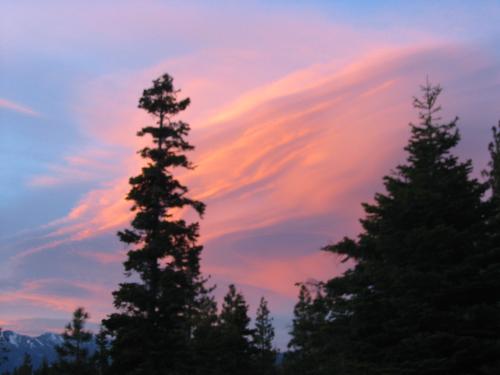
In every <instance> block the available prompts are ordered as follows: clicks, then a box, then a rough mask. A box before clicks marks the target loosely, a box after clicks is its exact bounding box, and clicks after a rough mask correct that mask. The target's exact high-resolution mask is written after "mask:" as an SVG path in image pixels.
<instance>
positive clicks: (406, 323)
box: [308, 84, 500, 375]
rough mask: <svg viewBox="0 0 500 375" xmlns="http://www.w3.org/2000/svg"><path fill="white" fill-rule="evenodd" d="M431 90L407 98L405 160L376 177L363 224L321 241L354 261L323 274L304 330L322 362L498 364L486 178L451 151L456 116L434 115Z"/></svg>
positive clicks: (350, 366) (346, 365) (379, 368)
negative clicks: (410, 118)
mask: <svg viewBox="0 0 500 375" xmlns="http://www.w3.org/2000/svg"><path fill="white" fill-rule="evenodd" d="M440 93H441V88H440V87H433V86H431V85H429V84H427V85H426V86H424V87H423V97H422V98H421V99H417V98H416V99H414V106H415V107H416V108H417V109H418V110H419V111H420V113H419V117H420V123H419V124H417V125H413V124H411V133H412V134H411V138H410V140H409V143H408V145H407V146H406V148H405V150H406V151H407V152H408V158H407V162H406V163H405V164H403V165H400V166H398V167H397V169H396V171H395V172H393V174H391V175H390V176H386V177H385V178H384V185H385V189H386V193H385V194H376V196H375V202H374V203H373V204H364V209H365V212H366V217H365V219H363V220H362V221H361V223H362V226H363V230H364V231H363V232H362V233H361V234H360V235H359V237H358V239H357V240H352V239H349V238H346V239H344V240H342V241H340V242H339V243H337V244H334V245H331V246H327V247H326V248H325V250H327V251H330V252H333V253H335V254H340V255H341V256H343V257H344V260H353V261H354V262H355V264H356V265H355V266H354V268H352V269H351V270H349V271H347V272H346V273H345V274H344V275H343V276H341V277H337V278H334V279H332V280H330V281H329V282H328V283H327V284H326V287H325V292H326V295H325V296H324V298H323V299H322V301H321V302H322V305H323V307H324V308H325V309H326V310H325V313H324V318H325V325H324V326H323V328H322V329H321V330H317V331H313V334H312V337H313V339H314V340H313V344H312V345H311V346H312V347H310V348H309V350H310V352H312V353H313V358H314V359H315V360H316V362H317V363H325V364H327V366H328V368H329V370H330V371H331V372H333V371H335V372H336V373H338V374H363V375H366V374H398V375H400V374H490V373H492V371H494V369H495V368H497V367H496V366H497V363H498V358H500V352H499V347H498V338H499V337H500V331H499V329H500V324H499V322H498V319H499V317H500V310H499V308H500V305H499V300H498V296H499V291H500V290H499V289H498V288H497V285H498V278H497V276H489V277H485V276H484V274H483V271H484V267H483V261H484V259H485V253H487V252H489V251H490V250H489V248H488V246H489V244H488V236H487V232H488V230H487V222H488V215H489V212H490V211H489V210H488V205H487V204H486V203H485V202H484V201H483V199H482V198H483V196H484V193H485V185H484V184H481V183H479V182H478V181H477V180H475V179H473V178H471V171H472V166H471V162H470V161H466V162H461V161H459V160H458V158H457V157H456V156H455V155H453V154H452V149H453V148H454V147H455V146H456V145H457V144H458V142H459V140H460V135H459V132H458V130H457V126H456V123H457V119H455V120H453V121H451V122H449V123H441V122H440V119H439V118H438V117H437V112H438V111H439V110H440V107H439V106H438V105H437V99H438V96H439V94H440ZM497 275H498V273H497ZM495 278H496V279H495ZM308 345H309V344H308ZM312 373H315V374H321V373H326V372H325V371H323V370H321V369H318V371H317V372H312Z"/></svg>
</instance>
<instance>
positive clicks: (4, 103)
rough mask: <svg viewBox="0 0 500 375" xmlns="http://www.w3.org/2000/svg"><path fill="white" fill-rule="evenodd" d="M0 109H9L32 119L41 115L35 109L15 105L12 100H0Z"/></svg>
mask: <svg viewBox="0 0 500 375" xmlns="http://www.w3.org/2000/svg"><path fill="white" fill-rule="evenodd" d="M0 108H4V109H8V110H10V111H14V112H17V113H21V114H23V115H28V116H32V117H39V116H40V114H39V113H38V112H36V111H34V110H33V109H31V108H29V107H27V106H25V105H22V104H18V103H14V102H12V101H10V100H7V99H3V98H0Z"/></svg>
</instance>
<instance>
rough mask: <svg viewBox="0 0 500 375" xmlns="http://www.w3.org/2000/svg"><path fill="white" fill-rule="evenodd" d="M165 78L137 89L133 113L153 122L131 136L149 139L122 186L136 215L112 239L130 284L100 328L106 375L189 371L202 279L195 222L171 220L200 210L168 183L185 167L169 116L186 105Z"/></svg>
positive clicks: (179, 135)
mask: <svg viewBox="0 0 500 375" xmlns="http://www.w3.org/2000/svg"><path fill="white" fill-rule="evenodd" d="M178 94H179V91H178V90H175V89H174V86H173V80H172V78H171V77H170V76H169V75H168V74H165V75H163V76H162V77H160V78H159V79H156V80H154V81H153V86H152V87H151V88H148V89H146V90H144V92H143V95H142V97H141V98H140V100H139V108H141V109H144V110H145V111H146V112H147V113H148V114H149V115H151V117H152V118H153V119H154V120H155V121H156V123H155V125H151V126H146V127H144V128H142V130H141V131H139V133H138V136H145V135H149V136H151V137H152V140H153V146H148V147H145V148H144V149H142V150H141V151H140V155H141V156H142V157H143V158H144V159H146V160H147V165H146V166H145V167H143V168H142V173H141V174H139V175H138V176H136V177H132V178H131V179H130V184H131V186H132V188H131V190H130V192H129V194H128V196H127V199H128V200H131V201H133V206H132V210H133V211H134V212H135V213H136V214H135V218H134V219H133V221H132V223H131V225H132V227H131V228H130V229H125V230H124V231H121V232H119V233H118V235H119V238H120V240H121V241H122V242H124V243H125V244H127V245H129V246H131V247H132V249H131V250H130V251H129V252H128V259H127V260H126V262H125V263H124V266H125V271H126V275H128V276H130V275H135V279H134V282H128V283H123V284H120V288H119V290H118V291H116V292H114V293H113V295H114V304H115V307H116V308H117V309H118V310H119V311H118V312H117V313H114V314H112V315H111V316H110V317H109V318H108V319H107V320H105V321H104V326H105V327H106V329H107V330H108V331H109V332H110V333H111V335H112V336H113V342H112V348H111V357H112V361H111V373H115V374H124V375H126V374H148V375H156V374H162V375H164V374H184V373H190V372H191V371H192V368H191V367H192V364H193V358H192V355H193V353H192V351H191V350H190V349H191V348H190V346H191V344H192V336H193V331H194V323H195V322H196V321H197V315H198V313H199V310H200V304H201V301H200V298H201V296H203V295H204V293H203V292H204V279H203V278H202V276H201V274H200V266H199V259H200V253H201V251H202V247H201V246H199V245H197V240H198V230H199V225H198V223H190V224H188V223H187V222H186V221H185V220H183V219H181V218H178V216H179V213H180V212H181V210H183V209H185V208H192V209H194V210H195V211H196V212H197V213H198V214H199V215H202V214H203V212H204V210H205V205H204V204H203V203H201V202H199V201H196V200H193V199H191V198H189V197H188V196H187V193H188V188H187V187H186V186H184V185H182V184H181V183H180V182H179V181H178V180H177V179H176V178H175V177H174V176H173V170H174V168H176V167H181V168H187V169H190V168H192V164H191V163H190V162H189V160H188V158H187V157H186V155H185V152H186V151H190V150H192V149H193V146H191V145H190V144H189V143H188V142H187V141H186V139H185V138H186V136H187V135H188V133H189V130H190V128H189V125H188V124H186V123H185V122H182V121H174V120H173V117H174V116H175V115H177V114H178V113H179V112H181V111H183V110H185V109H186V107H187V106H188V105H189V103H190V100H189V99H182V100H179V99H178V98H177V97H178Z"/></svg>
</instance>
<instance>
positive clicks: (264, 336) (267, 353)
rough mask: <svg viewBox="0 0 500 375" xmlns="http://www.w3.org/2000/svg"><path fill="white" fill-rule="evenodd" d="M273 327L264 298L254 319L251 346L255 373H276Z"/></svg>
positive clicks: (265, 374) (266, 374) (267, 374)
mask: <svg viewBox="0 0 500 375" xmlns="http://www.w3.org/2000/svg"><path fill="white" fill-rule="evenodd" d="M273 340H274V327H273V318H272V317H271V312H270V311H269V307H268V306H267V301H266V300H265V298H264V297H262V298H261V299H260V303H259V307H258V308H257V314H256V317H255V329H254V332H253V345H254V347H255V356H254V365H255V369H256V373H258V374H262V375H270V374H274V373H276V366H275V362H276V350H275V348H274V346H273Z"/></svg>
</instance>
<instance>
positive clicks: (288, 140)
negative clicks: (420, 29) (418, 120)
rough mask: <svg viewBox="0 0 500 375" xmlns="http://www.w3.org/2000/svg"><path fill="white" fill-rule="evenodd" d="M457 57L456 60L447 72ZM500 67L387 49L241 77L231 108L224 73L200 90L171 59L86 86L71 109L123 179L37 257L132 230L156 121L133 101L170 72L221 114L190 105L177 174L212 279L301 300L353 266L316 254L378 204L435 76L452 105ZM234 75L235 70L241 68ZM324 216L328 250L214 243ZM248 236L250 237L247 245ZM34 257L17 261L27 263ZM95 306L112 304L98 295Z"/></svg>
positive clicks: (106, 257) (97, 193)
mask: <svg viewBox="0 0 500 375" xmlns="http://www.w3.org/2000/svg"><path fill="white" fill-rule="evenodd" d="M472 56H474V57H472ZM191 58H192V59H193V61H191V60H190V58H189V57H186V58H185V59H181V60H182V63H183V64H184V63H186V65H187V66H188V67H189V69H191V70H193V69H194V67H195V66H196V64H199V62H198V61H197V59H198V58H199V55H194V56H192V57H191ZM450 61H453V62H454V63H453V64H451V65H450V64H449V62H450ZM495 62H496V60H495V59H494V58H492V57H491V56H489V55H488V54H487V53H485V52H483V51H475V52H474V53H472V52H471V50H470V49H468V48H464V47H457V46H450V45H439V46H436V45H434V44H433V45H430V46H427V47H425V46H422V45H418V46H416V47H414V48H404V49H400V48H395V49H381V50H380V51H379V52H376V53H373V54H367V55H364V56H363V57H360V58H359V59H357V60H355V61H354V62H353V63H351V64H348V65H347V66H345V67H344V68H342V69H339V68H338V65H337V63H336V62H332V63H331V65H330V66H328V64H323V65H314V66H311V67H308V68H305V69H304V70H299V71H293V72H291V73H290V75H287V76H285V77H281V78H280V79H278V80H274V81H272V82H271V83H269V84H265V83H262V82H261V83H260V84H259V85H256V86H252V85H251V84H249V83H248V82H246V81H245V79H243V78H242V81H245V82H238V85H239V87H238V89H239V90H241V94H240V95H239V96H238V97H235V96H234V95H230V94H228V98H230V100H223V99H221V98H217V99H216V100H215V99H211V98H210V93H211V92H212V90H214V87H217V84H218V83H220V87H221V92H224V90H227V92H228V93H232V92H233V91H232V90H235V89H234V88H231V89H229V88H228V87H229V86H230V84H231V78H232V76H231V74H229V76H225V75H224V72H221V71H219V70H218V69H214V70H213V71H212V72H211V74H206V76H205V77H203V80H200V77H197V76H196V74H195V75H194V78H193V81H190V79H189V77H188V74H187V70H186V71H184V72H183V70H182V69H181V67H180V66H181V65H182V64H180V63H176V62H175V61H174V62H171V61H167V62H165V63H163V64H159V65H158V66H155V67H153V68H151V69H147V70H145V71H140V72H138V73H137V74H135V75H133V74H129V75H128V78H127V79H124V78H123V76H122V74H117V75H110V76H107V77H103V78H102V80H97V81H94V82H90V83H88V84H87V85H86V86H85V88H84V89H83V90H82V92H81V95H82V98H81V100H80V101H79V107H78V108H77V109H75V113H76V114H78V115H79V116H80V117H79V118H80V125H81V127H82V131H83V132H84V133H85V134H86V135H87V136H89V137H90V138H93V139H96V140H98V141H99V142H103V143H104V144H106V145H109V146H117V145H122V146H123V147H124V149H125V150H122V151H120V152H123V155H125V156H123V157H122V158H120V159H119V160H117V162H116V164H115V165H114V166H113V168H114V169H115V170H117V171H119V172H118V173H117V174H116V175H113V176H112V178H109V179H108V180H107V181H105V182H103V183H102V184H101V185H100V186H98V187H96V188H94V189H92V190H90V191H88V192H87V193H86V194H85V195H84V196H83V197H82V198H81V199H80V201H79V202H78V203H77V204H76V205H75V207H74V208H73V209H72V210H71V211H70V212H69V213H68V214H67V215H66V216H65V217H63V218H61V219H59V220H57V221H55V222H54V223H52V224H51V225H50V226H49V229H50V233H49V235H48V236H47V237H46V239H47V238H48V239H50V240H51V241H54V242H52V243H49V244H46V245H42V248H36V247H35V248H34V249H35V250H36V252H37V253H39V252H40V251H46V250H49V249H50V248H51V246H52V248H54V247H57V246H60V245H61V244H67V243H76V242H78V243H81V242H82V241H87V242H86V243H87V244H89V245H91V244H92V240H93V239H94V238H95V237H96V236H97V235H103V234H106V233H112V232H114V231H116V229H117V228H121V227H123V226H126V225H127V223H128V222H129V220H130V218H131V213H130V212H129V207H130V203H129V202H127V201H125V200H124V196H125V194H126V192H127V190H128V184H127V179H128V177H129V176H131V175H134V174H136V173H138V171H139V169H140V166H141V163H142V161H141V160H139V159H138V157H137V156H136V155H135V154H134V152H135V150H136V149H138V148H139V147H140V145H141V141H140V140H137V139H136V137H135V136H134V134H135V132H136V130H137V129H138V128H139V127H141V126H142V125H144V124H147V123H148V121H149V119H148V118H147V116H144V115H143V114H141V113H140V111H138V110H136V109H135V106H136V102H137V95H138V93H140V89H141V88H143V87H145V86H146V85H147V84H149V81H150V79H151V78H152V77H155V76H156V75H157V74H159V73H160V72H163V71H169V68H171V67H173V68H174V70H176V69H178V70H179V71H180V74H179V75H180V79H179V82H180V83H179V84H178V85H179V86H180V87H181V88H182V89H183V93H185V94H186V95H188V96H192V97H197V98H198V100H199V101H202V100H203V98H204V97H208V99H207V101H208V102H210V103H211V104H213V108H208V107H207V106H206V105H201V106H200V108H197V104H196V103H197V102H196V101H193V106H192V108H191V109H190V111H192V112H191V113H190V114H189V115H188V116H187V117H188V119H189V118H190V119H191V120H192V121H193V134H192V138H191V140H192V143H193V144H195V145H196V146H197V150H196V152H195V153H194V154H193V155H192V159H193V160H194V161H195V163H196V164H197V165H198V167H197V169H195V170H194V171H189V172H186V173H182V174H181V175H180V178H181V179H182V180H183V181H184V182H185V183H186V184H187V185H188V186H189V187H190V188H191V190H192V194H193V195H194V196H195V197H197V198H199V199H202V200H204V201H205V202H206V203H207V205H208V211H207V214H206V217H205V219H204V220H203V222H202V223H201V225H202V242H204V243H207V244H208V246H207V250H206V251H205V253H204V256H203V262H204V263H203V264H204V270H206V272H207V273H211V274H213V275H214V277H216V278H220V279H223V280H227V281H232V282H237V283H241V284H242V285H245V286H247V287H251V288H254V290H260V289H259V288H261V289H265V290H267V291H268V292H269V293H270V294H272V295H279V296H282V297H283V298H284V299H286V300H288V301H290V300H291V299H292V298H294V296H295V295H296V289H295V288H294V286H293V284H294V283H295V282H297V281H301V280H305V279H307V278H318V279H325V278H328V277H331V276H333V275H335V274H338V273H339V272H341V271H342V270H343V269H344V268H343V267H344V266H343V265H339V262H338V259H335V258H333V257H331V256H329V255H328V254H322V253H320V252H319V251H318V247H319V246H320V245H324V244H326V242H327V241H330V240H335V239H337V238H339V236H342V235H343V234H345V233H344V232H342V233H340V230H339V229H338V226H336V225H335V222H334V220H333V219H335V218H341V219H342V220H343V222H345V223H347V224H345V225H344V227H343V229H345V228H347V230H348V231H349V232H354V231H355V230H356V229H357V228H358V224H357V218H358V217H359V216H360V215H361V209H360V205H359V203H360V202H361V201H366V200H370V199H371V197H372V196H373V193H374V192H375V191H376V190H377V189H380V188H381V176H382V175H384V174H386V173H388V171H389V170H390V168H392V167H394V165H395V164H396V163H397V162H398V161H400V160H402V158H403V154H402V147H403V145H404V143H405V140H406V138H407V136H408V127H407V123H408V121H409V120H411V119H413V118H415V114H414V113H413V111H412V109H411V96H412V95H414V94H416V93H417V91H418V84H419V83H421V82H422V79H424V78H425V75H426V74H429V75H430V76H431V77H439V79H440V80H441V82H442V83H443V85H444V86H445V87H447V84H449V86H451V89H450V90H448V91H445V96H444V98H443V99H444V101H445V103H444V106H445V108H446V104H448V103H450V104H453V103H454V102H455V100H457V99H458V100H460V98H461V95H463V87H465V85H468V87H471V86H474V85H475V86H474V87H481V85H489V84H490V82H489V80H490V79H489V78H488V77H483V78H482V79H480V78H478V74H477V72H478V70H481V69H482V68H483V67H488V66H491V65H494V63H495ZM242 66H245V65H242ZM242 66H240V68H241V67H242ZM232 68H233V69H234V70H235V71H237V70H238V69H237V66H236V67H234V66H233V67H232ZM186 69H187V68H186ZM241 71H242V69H240V73H239V74H240V75H241ZM204 73H207V72H204ZM252 74H253V73H252ZM252 74H248V75H249V76H250V77H251V76H252ZM174 76H175V74H174ZM176 77H177V76H176ZM458 79H460V80H461V83H459V84H457V83H456V82H457V80H458ZM262 81H263V82H265V79H262ZM176 82H177V81H176ZM238 85H236V86H238ZM190 89H191V90H193V92H191V91H190ZM259 93H262V95H261V96H260V95H259ZM192 94H193V95H192ZM497 94H498V93H497ZM219 95H221V94H219ZM221 96H222V95H221ZM229 103H234V106H230V105H229ZM110 108H112V109H113V110H112V112H111V113H110ZM451 109H452V110H463V108H458V107H454V108H453V107H452V108H451ZM458 114H459V115H461V114H462V113H458ZM202 119H206V120H205V121H206V122H203V121H202ZM466 125H467V124H466ZM469 126H470V124H469ZM487 126H488V125H487ZM485 136H487V134H486V132H485ZM485 144H486V142H485ZM128 152H129V153H130V154H129V155H128V154H127V153H128ZM92 160H94V159H93V158H92V157H91V153H88V154H86V153H82V154H78V155H77V156H76V157H74V158H68V159H67V161H66V162H67V163H69V165H71V166H74V167H77V168H78V167H81V166H88V165H92V168H94V165H93V162H92ZM95 171H99V169H98V168H96V169H95ZM99 173H105V171H104V170H102V171H101V172H99ZM68 175H70V174H68ZM318 217H321V218H327V219H328V218H332V223H331V224H325V225H324V226H323V227H321V228H319V229H317V230H316V232H315V229H314V228H313V227H312V226H311V228H309V229H308V231H310V232H311V233H314V234H315V235H317V238H320V239H324V243H322V244H319V246H318V244H314V245H313V244H311V245H310V247H307V246H308V245H304V246H305V247H307V248H305V249H303V251H302V253H300V254H299V253H297V254H287V253H286V248H271V247H269V248H267V247H265V246H264V248H263V249H258V248H256V249H255V250H265V252H258V253H257V251H255V252H252V250H248V251H245V252H239V249H238V244H236V243H234V252H233V254H232V256H230V257H227V256H223V255H221V254H219V253H218V251H219V250H218V248H217V241H220V240H221V239H222V238H223V237H224V236H227V235H229V234H237V233H244V232H246V231H251V230H254V231H256V232H255V233H257V234H254V235H255V236H257V235H258V233H259V232H258V231H259V230H265V229H266V228H271V227H273V226H277V225H280V224H282V225H284V227H286V224H287V223H288V222H289V221H293V220H297V221H300V222H303V223H308V222H314V220H316V219H317V218H318ZM288 230H289V231H293V229H288ZM285 233H286V232H285ZM241 236H242V239H243V240H246V241H248V242H250V243H251V242H252V241H254V239H253V238H252V237H251V236H249V235H248V236H246V235H245V234H242V235H241ZM230 245H231V246H232V244H231V243H230ZM228 246H229V245H228ZM88 247H91V246H88ZM34 249H33V248H31V249H28V250H26V251H25V252H21V253H20V254H23V256H24V257H28V256H30V255H32V254H34ZM273 252H275V256H274V257H271V256H270V255H271V253H273ZM77 254H78V255H80V256H81V257H84V258H86V259H90V260H93V261H95V262H96V263H98V264H101V265H106V264H111V263H114V262H120V261H121V260H122V257H123V250H116V251H115V252H112V251H110V252H109V253H108V252H102V251H97V250H84V251H79V252H78V253H77ZM18 255H19V254H18ZM224 255H227V254H224ZM18 260H19V259H18ZM18 264H20V263H18ZM28 286H29V285H28ZM28 286H25V288H24V289H23V290H22V291H21V293H20V294H18V295H17V297H15V296H14V295H12V296H11V297H12V298H14V297H15V298H21V299H23V300H27V301H29V302H30V303H33V304H43V303H44V302H43V300H44V298H46V304H48V305H49V306H52V307H53V308H54V309H64V308H68V309H69V308H70V307H71V306H73V305H72V304H73V302H75V301H73V300H71V299H66V298H62V299H61V302H60V304H58V303H59V302H57V298H58V297H57V296H52V295H49V296H46V295H45V294H41V297H40V298H38V297H37V295H40V294H39V291H38V290H37V289H36V288H31V289H30V288H28ZM113 287H114V286H113ZM95 296H96V298H102V299H103V300H109V299H110V297H109V295H104V294H100V293H96V294H95Z"/></svg>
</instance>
